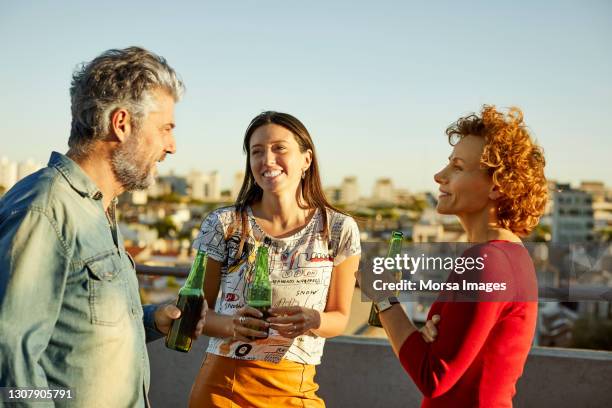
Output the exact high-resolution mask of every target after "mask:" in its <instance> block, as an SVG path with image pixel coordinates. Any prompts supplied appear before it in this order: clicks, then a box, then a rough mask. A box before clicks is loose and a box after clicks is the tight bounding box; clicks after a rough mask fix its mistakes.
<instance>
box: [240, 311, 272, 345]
mask: <svg viewBox="0 0 612 408" xmlns="http://www.w3.org/2000/svg"><path fill="white" fill-rule="evenodd" d="M264 318H265V316H264V314H263V313H262V312H260V311H259V310H257V309H255V308H254V307H250V306H243V307H241V308H240V309H238V310H237V311H236V314H235V315H234V318H233V319H232V325H233V326H232V338H233V339H234V340H240V341H245V342H249V341H253V340H257V339H265V338H266V337H268V328H269V327H270V324H269V323H268V322H266V321H265V320H263V319H264Z"/></svg>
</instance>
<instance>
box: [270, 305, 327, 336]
mask: <svg viewBox="0 0 612 408" xmlns="http://www.w3.org/2000/svg"><path fill="white" fill-rule="evenodd" d="M269 312H270V314H271V315H272V316H273V317H270V318H269V319H268V322H270V327H271V328H273V329H274V330H276V331H278V333H279V334H280V335H281V336H283V337H287V338H290V339H293V338H296V337H298V336H301V335H302V334H305V333H307V332H308V331H310V330H316V329H318V328H319V327H320V326H321V315H320V313H319V312H318V311H316V310H314V309H309V308H307V307H302V306H285V307H274V308H270V310H269Z"/></svg>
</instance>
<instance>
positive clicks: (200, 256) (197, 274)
mask: <svg viewBox="0 0 612 408" xmlns="http://www.w3.org/2000/svg"><path fill="white" fill-rule="evenodd" d="M207 259H208V256H207V255H206V252H204V251H198V253H197V254H196V257H195V260H194V261H193V264H192V265H191V271H190V272H189V277H188V278H187V281H186V282H185V285H184V286H183V287H184V288H186V289H202V288H203V287H204V275H205V273H206V261H207Z"/></svg>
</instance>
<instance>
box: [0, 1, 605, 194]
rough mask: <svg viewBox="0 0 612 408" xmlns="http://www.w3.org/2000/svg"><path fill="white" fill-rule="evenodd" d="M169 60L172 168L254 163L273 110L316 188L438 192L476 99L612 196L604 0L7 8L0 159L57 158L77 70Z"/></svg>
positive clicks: (554, 166) (550, 163)
mask: <svg viewBox="0 0 612 408" xmlns="http://www.w3.org/2000/svg"><path fill="white" fill-rule="evenodd" d="M130 45H139V46H143V47H145V48H148V49H150V50H151V51H153V52H155V53H157V54H159V55H162V56H164V57H165V58H166V59H167V60H168V62H169V63H170V65H172V66H173V67H174V68H175V69H176V71H177V72H178V73H179V74H180V76H181V78H182V79H183V81H184V83H185V85H186V89H187V91H186V93H185V96H184V98H183V100H182V101H181V102H180V103H179V104H178V105H177V106H176V122H177V128H176V130H175V136H176V139H177V153H176V154H175V155H174V156H169V157H168V158H167V159H166V161H165V162H164V163H163V164H162V165H161V166H160V172H161V173H162V174H164V173H168V172H169V171H171V170H173V171H175V172H176V173H179V174H180V173H183V174H186V173H187V172H188V171H189V170H191V169H197V170H199V171H203V172H209V171H214V170H216V171H218V172H219V173H220V175H221V184H222V187H223V188H229V187H230V186H231V185H232V182H233V177H234V174H235V173H236V172H237V171H240V170H242V169H243V168H244V163H245V156H244V154H243V152H242V138H243V135H244V131H245V129H246V126H247V125H248V123H249V122H250V120H251V119H252V118H253V117H254V116H255V115H257V114H258V113H260V112H262V111H264V110H278V111H283V112H288V113H291V114H293V115H294V116H296V117H298V118H299V119H300V120H301V121H302V122H303V123H304V124H305V125H306V127H307V128H308V130H309V131H310V133H311V135H312V136H313V139H314V142H315V145H316V150H317V155H318V159H319V163H320V166H321V171H322V176H323V184H324V185H325V186H332V185H339V184H340V183H341V181H342V179H343V178H344V177H345V176H357V178H358V181H359V185H360V190H361V194H362V195H364V196H367V195H369V194H370V193H371V191H372V187H373V184H374V182H375V180H376V179H378V178H382V177H389V178H391V179H392V180H393V182H394V185H395V186H396V187H398V188H406V189H408V190H410V191H423V190H427V191H435V190H436V189H437V188H436V185H435V183H434V182H433V174H434V173H435V172H436V171H438V170H439V169H440V168H442V167H443V166H444V165H445V162H446V161H447V158H448V156H449V154H450V152H451V147H450V146H449V145H448V142H447V138H446V136H445V134H444V130H445V129H446V127H447V126H448V125H449V124H450V123H452V122H454V121H455V120H456V119H458V118H459V117H461V116H464V115H466V114H469V113H472V112H478V111H479V110H480V109H481V107H482V105H483V104H493V105H496V106H498V107H509V106H518V107H520V108H521V109H522V110H523V111H524V116H525V122H526V123H527V125H528V126H529V128H530V130H531V132H532V135H533V136H534V137H535V139H536V140H537V142H538V143H539V144H541V145H542V147H543V148H544V152H545V157H546V161H547V166H546V175H547V177H548V178H551V179H555V180H558V181H562V182H570V183H573V184H577V183H579V182H580V181H581V180H600V181H604V182H605V183H606V184H607V185H608V186H609V187H611V186H612V160H611V159H612V155H611V153H612V149H611V147H612V130H611V128H610V126H609V120H610V118H611V117H612V74H611V73H612V2H610V1H608V0H602V1H580V2H578V1H562V0H561V1H557V0H554V1H537V2H534V1H513V2H491V1H470V2H457V1H441V0H436V1H429V2H426V1H377V2H372V1H367V2H366V1H309V2H296V1H266V0H253V1H214V2H211V1H193V2H180V1H177V2H162V1H148V2H136V1H130V2H126V1H112V0H111V1H104V2H82V1H62V2H51V1H48V2H43V1H38V2H32V1H12V0H9V1H3V2H1V3H0V50H1V52H0V74H1V75H0V90H1V91H0V93H1V95H2V96H1V97H0V115H1V117H0V118H1V120H0V156H7V157H9V158H10V159H11V160H14V161H22V160H26V159H28V158H33V159H35V160H37V161H39V162H41V163H43V164H44V163H46V162H47V160H48V158H49V154H50V152H51V151H52V150H56V151H60V152H62V153H63V152H65V151H66V150H67V140H68V135H69V130H70V100H69V95H68V88H69V86H70V80H71V74H72V72H73V70H74V69H75V68H76V67H77V66H78V64H80V63H82V62H86V61H89V60H91V59H93V58H94V57H95V56H97V55H98V54H100V53H101V52H102V51H104V50H107V49H109V48H123V47H127V46H130Z"/></svg>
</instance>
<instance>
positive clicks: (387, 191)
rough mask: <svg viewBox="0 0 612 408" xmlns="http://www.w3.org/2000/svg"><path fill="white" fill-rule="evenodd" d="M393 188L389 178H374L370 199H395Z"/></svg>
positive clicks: (388, 201) (392, 200)
mask: <svg viewBox="0 0 612 408" xmlns="http://www.w3.org/2000/svg"><path fill="white" fill-rule="evenodd" d="M394 193H395V189H394V188H393V182H392V181H391V179H389V178H381V179H378V180H376V183H375V184H374V191H373V193H372V199H373V200H374V201H377V202H386V203H392V202H394V201H395V194H394Z"/></svg>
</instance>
